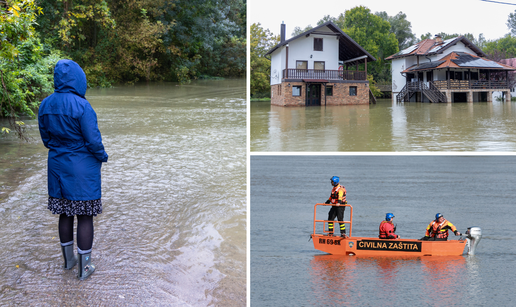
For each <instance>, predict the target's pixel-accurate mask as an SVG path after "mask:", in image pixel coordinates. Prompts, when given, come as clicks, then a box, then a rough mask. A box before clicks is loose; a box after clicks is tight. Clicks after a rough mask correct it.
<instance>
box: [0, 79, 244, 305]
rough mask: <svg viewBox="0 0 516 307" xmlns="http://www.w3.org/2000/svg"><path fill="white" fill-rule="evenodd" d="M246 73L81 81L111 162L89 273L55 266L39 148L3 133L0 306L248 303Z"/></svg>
mask: <svg viewBox="0 0 516 307" xmlns="http://www.w3.org/2000/svg"><path fill="white" fill-rule="evenodd" d="M245 88H246V87H245V80H243V79H239V80H222V81H197V82H193V83H191V84H190V85H185V86H177V85H176V84H170V83H168V84H167V83H160V84H148V85H145V84H143V85H136V86H118V87H115V88H111V89H89V90H88V91H87V93H86V98H87V99H88V100H89V101H90V103H91V104H92V106H93V108H94V109H95V111H96V112H97V116H98V123H99V128H100V131H101V133H102V137H103V142H104V145H105V147H106V151H107V153H108V154H109V161H108V162H107V163H105V164H103V167H102V191H103V195H102V202H103V209H104V212H103V213H102V214H101V215H98V216H97V217H96V218H94V226H95V239H94V243H93V253H92V259H93V263H94V264H95V265H96V267H97V271H96V272H95V273H94V274H93V275H92V276H91V277H89V278H88V279H87V280H85V281H79V280H77V278H76V276H75V275H76V272H77V269H76V268H74V269H73V270H71V271H65V270H63V269H62V262H63V260H62V256H61V250H60V245H59V237H58V233H57V221H58V217H57V216H54V215H52V214H51V213H50V211H49V210H47V209H46V202H47V197H48V195H47V178H46V155H47V150H46V149H45V148H44V147H43V145H42V143H41V140H40V139H39V132H38V130H37V121H36V120H27V119H25V122H26V124H27V125H28V126H29V128H30V129H29V133H30V135H31V136H32V141H30V142H29V143H24V142H21V141H18V140H16V139H15V138H14V137H13V136H8V137H2V138H0V241H1V242H2V249H0V305H2V306H3V305H13V306H15V305H25V306H27V305H34V306H36V305H38V306H57V305H61V306H63V305H66V306H68V305H73V306H85V305H93V306H99V305H100V306H127V305H138V306H141V305H147V306H149V305H160V306H170V305H174V306H209V305H221V306H245V303H246V109H247V106H246V100H245V97H246V90H245Z"/></svg>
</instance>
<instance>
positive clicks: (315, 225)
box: [313, 204, 353, 237]
mask: <svg viewBox="0 0 516 307" xmlns="http://www.w3.org/2000/svg"><path fill="white" fill-rule="evenodd" d="M318 206H330V207H331V206H336V205H332V204H315V206H314V233H313V234H314V235H315V234H316V230H317V224H318V223H319V224H320V223H322V224H323V233H330V231H329V230H326V229H327V227H326V224H327V223H337V224H349V232H347V235H348V236H350V237H351V233H352V232H351V231H352V226H353V207H352V206H351V205H348V204H346V205H339V206H340V207H349V221H346V219H345V218H344V221H337V220H335V221H330V220H318V219H317V207H318ZM346 228H347V227H346ZM333 229H334V231H335V229H339V227H333Z"/></svg>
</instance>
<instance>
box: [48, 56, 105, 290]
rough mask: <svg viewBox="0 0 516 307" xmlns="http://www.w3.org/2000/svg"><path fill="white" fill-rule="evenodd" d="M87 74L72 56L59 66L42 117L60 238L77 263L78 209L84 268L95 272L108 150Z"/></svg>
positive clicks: (70, 261)
mask: <svg viewBox="0 0 516 307" xmlns="http://www.w3.org/2000/svg"><path fill="white" fill-rule="evenodd" d="M86 87H87V84H86V75H85V74H84V71H83V70H82V69H81V67H80V66H79V65H78V64H77V63H75V62H74V61H71V60H60V61H59V62H57V64H56V66H55V69H54V88H55V90H54V93H53V94H52V95H50V96H48V97H47V98H45V99H44V100H43V102H41V106H40V107H39V114H38V121H39V131H40V134H41V139H42V140H43V144H44V145H45V147H47V148H48V149H49V151H48V195H49V198H48V209H49V210H50V211H51V212H52V213H53V214H59V238H60V241H61V250H62V252H63V257H64V260H65V261H64V268H65V269H71V268H73V267H74V266H75V264H76V263H77V257H76V256H75V255H74V252H73V242H74V241H73V223H74V216H75V215H77V252H78V261H79V272H78V274H77V277H78V278H79V279H81V280H82V279H85V278H86V277H88V276H89V275H91V274H92V273H93V271H94V270H95V266H94V265H92V264H91V250H92V245H93V216H96V215H97V214H100V213H102V201H101V178H100V168H101V166H102V162H107V160H108V155H107V153H106V152H105V150H104V145H103V144H102V137H101V135H100V131H99V129H98V125H97V115H96V113H95V111H94V110H93V108H92V107H91V105H90V103H89V102H88V101H87V100H86V99H85V98H84V95H85V94H86Z"/></svg>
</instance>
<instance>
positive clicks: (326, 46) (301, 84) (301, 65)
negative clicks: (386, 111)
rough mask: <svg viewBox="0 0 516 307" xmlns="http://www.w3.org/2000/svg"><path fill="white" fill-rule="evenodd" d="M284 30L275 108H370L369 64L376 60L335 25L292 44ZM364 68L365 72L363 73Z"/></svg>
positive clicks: (275, 53)
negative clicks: (347, 105) (321, 106)
mask: <svg viewBox="0 0 516 307" xmlns="http://www.w3.org/2000/svg"><path fill="white" fill-rule="evenodd" d="M285 29H286V26H285V24H282V25H281V35H280V43H279V44H278V45H276V46H274V47H273V48H272V49H271V50H269V51H268V52H267V54H266V57H267V58H269V59H270V60H271V76H270V85H271V104H273V105H278V106H320V105H346V104H369V102H370V99H374V96H372V94H371V90H370V89H369V81H367V63H368V62H372V61H376V59H375V58H374V57H373V56H372V55H370V54H369V53H368V52H367V51H366V50H365V49H364V48H362V47H361V46H360V45H358V44H357V43H356V42H355V41H354V40H353V39H351V37H349V36H348V35H347V34H346V33H344V32H343V31H342V30H341V29H340V28H339V27H338V26H337V25H335V24H334V23H332V22H331V21H329V22H326V23H324V24H322V25H319V26H317V27H315V28H313V29H310V30H308V31H306V32H304V33H301V34H299V35H297V36H295V37H292V38H290V39H288V40H287V39H286V38H285V31H286V30H285ZM359 68H360V69H362V70H359Z"/></svg>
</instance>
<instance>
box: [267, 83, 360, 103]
mask: <svg viewBox="0 0 516 307" xmlns="http://www.w3.org/2000/svg"><path fill="white" fill-rule="evenodd" d="M322 81H323V82H306V80H305V81H303V80H288V79H287V80H284V81H283V82H282V83H281V84H274V85H271V104H273V105H277V106H308V105H321V106H325V105H326V106H331V105H333V106H336V105H353V104H369V81H342V80H341V81H326V80H322ZM308 87H310V89H312V91H313V93H312V95H309V96H307V94H308ZM317 91H318V93H317ZM314 93H315V94H314ZM327 93H328V95H327ZM330 94H331V95H330ZM317 96H319V97H317ZM307 97H308V98H310V99H307ZM317 102H319V104H317Z"/></svg>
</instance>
